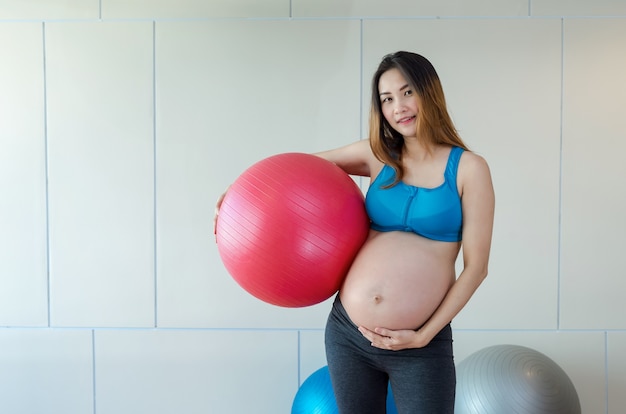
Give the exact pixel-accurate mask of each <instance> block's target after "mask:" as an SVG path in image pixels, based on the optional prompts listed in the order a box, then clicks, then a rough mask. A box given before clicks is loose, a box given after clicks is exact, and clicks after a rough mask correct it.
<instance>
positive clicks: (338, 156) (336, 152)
mask: <svg viewBox="0 0 626 414" xmlns="http://www.w3.org/2000/svg"><path fill="white" fill-rule="evenodd" d="M312 155H315V156H318V157H320V158H324V159H325V160H328V161H330V162H332V163H334V164H335V165H337V166H338V167H339V168H341V169H342V170H344V171H345V172H346V173H347V174H350V175H359V176H363V177H370V176H371V172H372V170H373V169H374V168H375V165H376V164H380V161H378V160H377V159H376V157H375V156H374V154H373V153H372V150H371V148H370V143H369V140H360V141H356V142H353V143H352V144H348V145H345V146H343V147H339V148H336V149H332V150H328V151H322V152H317V153H314V154H312ZM229 187H230V186H229ZM227 192H228V188H226V191H224V192H223V193H222V194H221V195H220V196H219V197H218V199H217V202H216V203H215V213H214V215H213V233H214V234H215V233H216V230H217V220H218V216H219V212H220V207H221V206H222V201H223V200H224V196H225V195H226V193H227Z"/></svg>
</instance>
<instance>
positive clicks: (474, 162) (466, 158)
mask: <svg viewBox="0 0 626 414" xmlns="http://www.w3.org/2000/svg"><path fill="white" fill-rule="evenodd" d="M459 170H460V171H461V172H463V173H466V172H468V173H473V172H479V171H485V170H486V171H489V165H488V164H487V161H486V160H485V159H484V158H483V157H482V156H480V155H478V154H476V153H475V152H472V151H463V153H462V154H461V159H460V160H459Z"/></svg>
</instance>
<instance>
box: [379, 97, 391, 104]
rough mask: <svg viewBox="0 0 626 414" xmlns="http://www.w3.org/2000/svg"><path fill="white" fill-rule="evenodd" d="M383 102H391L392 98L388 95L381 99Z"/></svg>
mask: <svg viewBox="0 0 626 414" xmlns="http://www.w3.org/2000/svg"><path fill="white" fill-rule="evenodd" d="M380 102H381V103H385V102H391V98H390V97H386V98H383V99H381V100H380Z"/></svg>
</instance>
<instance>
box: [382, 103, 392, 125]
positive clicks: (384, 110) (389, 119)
mask: <svg viewBox="0 0 626 414" xmlns="http://www.w3.org/2000/svg"><path fill="white" fill-rule="evenodd" d="M381 111H382V113H383V116H384V117H385V119H386V120H387V122H389V123H392V121H393V111H392V109H391V108H390V107H389V106H383V107H382V108H381Z"/></svg>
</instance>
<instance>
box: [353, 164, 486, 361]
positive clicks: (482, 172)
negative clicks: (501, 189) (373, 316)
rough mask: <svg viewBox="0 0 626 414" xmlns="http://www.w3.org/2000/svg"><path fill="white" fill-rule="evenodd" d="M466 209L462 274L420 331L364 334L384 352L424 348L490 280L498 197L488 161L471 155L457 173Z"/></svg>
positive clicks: (386, 331) (464, 210) (381, 331)
mask: <svg viewBox="0 0 626 414" xmlns="http://www.w3.org/2000/svg"><path fill="white" fill-rule="evenodd" d="M458 179H459V186H460V188H461V191H462V193H461V200H462V205H463V263H464V267H463V271H462V272H461V274H460V275H459V277H458V278H457V280H456V282H455V283H454V284H453V285H452V287H451V288H450V290H449V291H448V293H447V294H446V296H445V297H444V299H443V301H442V302H441V304H440V305H439V307H438V308H437V310H436V311H435V313H434V314H433V315H432V316H431V317H430V319H429V320H428V321H427V322H426V323H425V324H424V325H423V326H422V327H421V328H420V329H419V330H417V331H410V330H402V331H392V330H387V329H383V328H376V330H375V332H371V331H370V332H364V331H362V333H363V334H364V335H365V336H366V337H367V338H368V339H370V340H371V341H372V345H373V346H375V347H379V348H383V349H392V350H398V349H404V348H422V347H424V346H426V345H428V343H429V342H430V341H431V340H432V339H433V338H434V337H435V335H437V333H439V331H441V329H443V327H444V326H446V325H447V324H448V323H450V321H452V319H454V317H455V316H456V315H457V314H458V313H459V312H460V311H461V309H463V307H464V306H465V305H466V304H467V302H468V301H469V300H470V298H471V297H472V295H473V294H474V292H475V291H476V289H478V286H480V284H481V283H482V281H483V280H484V279H485V277H486V276H487V270H488V263H489V251H490V248H491V234H492V229H493V216H494V208H495V196H494V191H493V184H492V182H491V173H490V172H489V167H488V165H487V163H486V162H485V160H484V159H483V158H482V157H480V156H478V155H476V154H474V153H471V152H466V153H465V154H463V156H462V157H461V162H460V164H459V172H458Z"/></svg>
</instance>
